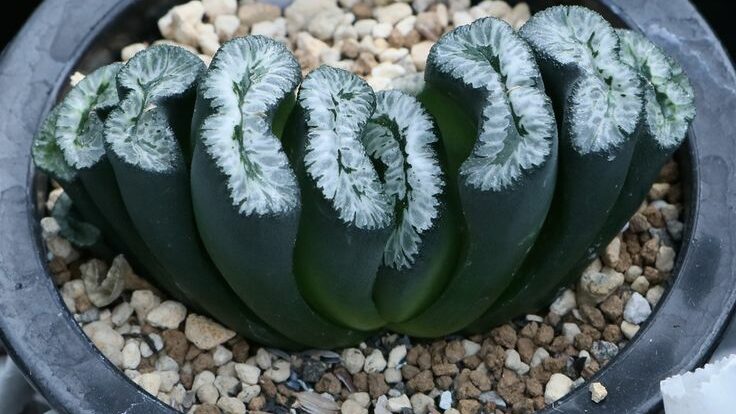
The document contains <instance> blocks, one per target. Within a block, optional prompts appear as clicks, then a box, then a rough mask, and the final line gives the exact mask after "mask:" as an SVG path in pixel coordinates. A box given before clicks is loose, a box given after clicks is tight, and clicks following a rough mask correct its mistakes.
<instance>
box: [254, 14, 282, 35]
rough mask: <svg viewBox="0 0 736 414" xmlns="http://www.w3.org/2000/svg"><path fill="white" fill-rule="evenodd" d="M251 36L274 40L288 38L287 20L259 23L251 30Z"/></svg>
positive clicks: (279, 19) (280, 18) (280, 19)
mask: <svg viewBox="0 0 736 414" xmlns="http://www.w3.org/2000/svg"><path fill="white" fill-rule="evenodd" d="M250 34H252V35H254V36H255V35H260V36H266V37H270V38H272V39H284V38H286V19H284V18H282V17H279V18H278V19H276V20H274V21H270V22H269V21H265V22H258V23H256V24H254V25H253V28H251V31H250Z"/></svg>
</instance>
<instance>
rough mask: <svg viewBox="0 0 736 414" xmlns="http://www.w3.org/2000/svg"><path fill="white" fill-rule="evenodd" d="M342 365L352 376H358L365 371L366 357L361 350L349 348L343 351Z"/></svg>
mask: <svg viewBox="0 0 736 414" xmlns="http://www.w3.org/2000/svg"><path fill="white" fill-rule="evenodd" d="M340 359H341V361H342V365H343V366H344V367H345V369H347V370H348V372H349V373H351V374H357V373H358V372H360V371H362V370H363V364H364V363H365V357H364V356H363V353H362V352H361V351H360V349H357V348H348V349H345V350H344V351H342V355H341V356H340Z"/></svg>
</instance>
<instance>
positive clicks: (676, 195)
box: [667, 183, 682, 204]
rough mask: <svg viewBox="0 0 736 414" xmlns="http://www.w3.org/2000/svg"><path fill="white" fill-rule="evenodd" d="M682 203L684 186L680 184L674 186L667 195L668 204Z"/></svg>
mask: <svg viewBox="0 0 736 414" xmlns="http://www.w3.org/2000/svg"><path fill="white" fill-rule="evenodd" d="M680 201H682V185H681V184H680V183H677V184H673V185H672V187H670V191H669V192H668V193H667V202H669V203H670V204H678V203H680Z"/></svg>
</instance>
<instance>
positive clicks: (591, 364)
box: [580, 358, 600, 379]
mask: <svg viewBox="0 0 736 414" xmlns="http://www.w3.org/2000/svg"><path fill="white" fill-rule="evenodd" d="M598 370H600V365H599V364H598V361H596V360H595V359H592V358H591V359H590V361H588V366H586V367H585V368H583V371H582V372H581V373H580V376H582V377H583V378H585V379H590V378H591V377H592V376H593V375H595V374H596V373H597V372H598Z"/></svg>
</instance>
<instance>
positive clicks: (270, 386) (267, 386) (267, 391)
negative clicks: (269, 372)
mask: <svg viewBox="0 0 736 414" xmlns="http://www.w3.org/2000/svg"><path fill="white" fill-rule="evenodd" d="M260 384H261V391H262V392H263V395H265V396H266V397H269V398H273V397H275V396H276V393H277V391H278V390H277V389H276V384H274V383H273V381H271V380H270V379H269V378H266V377H263V376H262V377H261V381H260Z"/></svg>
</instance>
